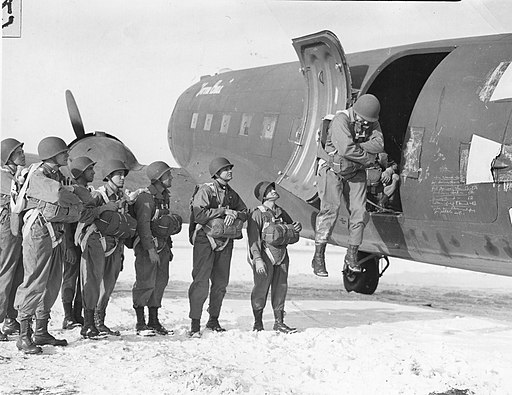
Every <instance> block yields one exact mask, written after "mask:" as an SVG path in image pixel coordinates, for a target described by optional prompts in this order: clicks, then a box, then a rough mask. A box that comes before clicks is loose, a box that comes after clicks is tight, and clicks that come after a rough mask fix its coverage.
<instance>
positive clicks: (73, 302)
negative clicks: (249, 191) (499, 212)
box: [0, 136, 301, 354]
mask: <svg viewBox="0 0 512 395" xmlns="http://www.w3.org/2000/svg"><path fill="white" fill-rule="evenodd" d="M68 152H69V150H68V146H67V145H66V143H65V142H64V141H63V140H62V139H60V138H59V137H54V136H51V137H46V138H44V139H43V140H41V141H40V143H39V145H38V154H39V159H40V162H38V163H34V164H32V165H31V166H29V167H28V168H25V155H24V151H23V143H22V142H20V141H17V140H16V139H13V138H8V139H5V140H2V142H1V160H2V169H1V177H2V180H1V200H0V204H1V217H0V220H1V221H0V225H1V227H0V232H1V233H0V237H1V244H0V246H1V247H0V323H1V322H2V321H4V325H3V327H2V328H1V331H0V341H3V340H8V337H7V336H8V335H12V334H15V333H19V336H18V339H17V342H16V346H17V348H18V349H19V350H21V351H23V352H24V353H26V354H39V353H41V352H42V348H41V346H43V345H52V346H66V345H67V341H66V340H65V339H58V338H55V337H54V336H53V335H51V334H50V333H49V332H48V321H49V319H50V312H51V308H52V306H53V305H54V303H55V301H56V299H57V297H58V294H59V291H60V294H61V298H62V303H63V308H64V320H63V324H62V328H63V329H71V328H74V327H76V326H78V325H81V326H82V327H81V330H80V333H81V335H82V336H83V337H84V338H97V337H100V336H106V335H112V336H119V335H120V333H119V332H118V331H114V330H111V329H110V328H109V327H108V326H107V325H106V324H105V316H106V309H107V306H108V302H109V299H110V296H111V294H112V292H113V290H114V287H115V284H116V281H117V279H118V276H119V273H120V271H121V270H122V265H123V260H124V247H125V245H126V246H128V247H129V248H132V249H133V250H134V254H135V273H136V281H135V283H134V285H133V288H132V298H133V308H134V310H135V315H136V319H137V322H136V326H135V329H136V333H137V334H138V335H141V336H154V335H155V334H161V335H167V334H172V333H173V332H172V330H168V329H166V328H165V327H164V326H163V325H162V324H161V323H160V321H159V318H158V309H159V308H160V307H161V302H162V297H163V293H164V290H165V287H166V286H167V283H168V280H169V263H170V261H171V260H172V258H173V255H172V252H171V247H172V238H171V235H172V234H176V233H178V232H179V231H180V230H181V225H182V224H181V222H182V221H181V217H179V216H177V215H176V214H172V213H171V211H170V210H171V207H170V194H169V188H170V187H171V184H172V174H171V168H170V167H169V166H168V165H167V164H166V163H165V162H161V161H157V162H153V163H152V164H150V165H149V166H148V167H147V168H146V174H147V176H148V178H149V179H150V181H151V184H150V185H149V186H147V187H146V188H140V189H138V190H136V191H134V192H131V193H129V192H128V191H124V180H125V177H126V176H127V174H128V172H129V169H128V168H127V167H126V166H125V164H124V163H123V162H122V161H119V160H107V161H105V162H104V163H103V164H102V169H103V174H102V180H103V181H104V185H102V186H101V187H99V188H97V189H94V188H93V187H92V186H91V185H89V184H90V183H91V182H92V181H93V179H94V175H95V172H94V166H95V164H96V162H94V161H93V160H91V159H90V158H88V157H85V156H82V157H78V158H74V159H73V160H69V153H68ZM64 166H68V169H69V173H70V175H71V176H70V178H66V177H65V176H64V175H63V173H62V172H61V168H62V167H64ZM232 168H233V165H232V164H231V163H230V162H229V161H228V160H227V159H226V158H216V159H214V160H213V161H212V162H211V163H210V166H209V170H210V174H211V176H212V182H209V183H205V184H202V185H200V186H198V187H197V189H196V191H195V193H194V195H193V198H192V202H191V218H192V222H191V227H190V231H191V232H190V239H191V242H192V243H193V270H192V278H193V281H192V283H191V285H190V288H189V292H188V294H189V301H190V314H189V317H190V319H191V330H190V332H189V335H190V336H191V337H198V336H200V334H201V332H200V328H201V325H200V319H201V314H202V310H203V305H204V303H205V301H206V298H208V297H209V307H208V313H209V320H208V322H207V324H206V328H208V329H210V330H212V331H216V332H222V331H224V328H222V327H221V325H220V324H219V315H220V311H221V306H222V301H223V298H224V295H225V293H226V287H227V285H228V282H229V273H230V265H231V255H232V249H233V239H234V238H241V229H242V225H243V223H244V222H245V221H247V220H249V222H248V238H249V246H250V247H249V248H250V256H251V259H250V263H251V266H252V268H253V272H254V281H255V285H254V289H253V292H252V295H251V302H252V307H253V311H254V317H255V324H254V330H263V323H262V314H263V308H264V307H265V303H266V298H267V295H268V293H269V289H270V288H271V289H272V298H271V299H272V307H273V309H274V315H275V319H276V321H275V325H274V329H275V330H277V331H280V332H285V333H290V332H294V331H295V328H290V327H288V326H287V325H286V324H284V322H283V317H284V301H285V298H286V292H287V276H288V262H289V259H288V254H287V251H286V245H287V244H288V242H289V240H290V238H288V239H287V238H286V237H285V238H284V239H283V238H282V236H281V239H280V242H279V243H280V244H279V243H278V244H276V245H275V246H274V245H272V240H273V238H272V237H273V236H272V235H271V236H268V234H270V233H269V232H268V229H274V228H276V227H279V226H281V227H282V228H283V229H284V230H285V232H289V233H290V234H291V237H292V238H296V240H298V233H299V232H300V230H301V225H300V224H298V223H296V222H293V221H292V220H291V218H290V217H289V215H288V214H287V213H286V212H285V211H284V210H282V209H281V208H280V207H279V206H277V204H276V203H275V201H276V200H277V199H278V198H279V195H278V194H277V192H276V190H275V189H276V188H275V184H273V183H264V184H261V183H260V184H258V186H257V187H256V189H255V196H256V197H257V198H258V199H259V200H260V201H261V202H262V205H261V206H259V207H258V208H256V209H254V210H252V211H250V212H249V210H248V209H247V207H246V205H245V204H244V202H243V201H242V199H241V198H240V196H239V195H238V194H237V193H236V192H235V191H234V190H233V189H232V188H231V187H230V186H229V182H230V181H231V179H232V176H233V175H232ZM215 221H217V222H219V221H220V224H222V228H223V231H226V232H228V233H226V234H224V233H222V232H221V234H220V235H219V234H217V235H213V236H212V234H213V233H212V229H213V228H215V226H217V225H215V226H213V225H212V223H213V222H215ZM269 225H271V226H269ZM286 226H288V228H286ZM233 229H235V233H236V235H235V234H234V233H229V232H231V231H232V230H233ZM265 229H266V230H265ZM265 232H267V233H265ZM263 236H265V237H266V238H265V237H263ZM269 237H270V239H269ZM296 240H295V241H296ZM145 307H147V308H148V320H147V321H146V315H145ZM82 312H83V316H82ZM34 318H35V329H33V328H32V320H33V319H34Z"/></svg>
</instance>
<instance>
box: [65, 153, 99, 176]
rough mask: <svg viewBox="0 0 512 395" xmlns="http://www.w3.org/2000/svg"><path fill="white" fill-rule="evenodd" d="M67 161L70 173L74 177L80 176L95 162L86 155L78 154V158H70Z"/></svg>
mask: <svg viewBox="0 0 512 395" xmlns="http://www.w3.org/2000/svg"><path fill="white" fill-rule="evenodd" d="M69 162H70V163H69V171H70V172H71V175H72V176H73V178H74V179H77V178H78V177H80V176H81V175H82V174H83V172H84V171H86V170H87V169H88V168H89V167H91V166H94V165H95V164H96V162H94V161H93V160H92V159H91V158H88V157H87V156H79V157H78V158H75V159H73V160H70V161H69Z"/></svg>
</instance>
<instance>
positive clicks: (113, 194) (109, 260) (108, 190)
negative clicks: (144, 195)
mask: <svg viewBox="0 0 512 395" xmlns="http://www.w3.org/2000/svg"><path fill="white" fill-rule="evenodd" d="M128 171H129V170H128V168H127V167H126V165H125V164H124V163H123V162H122V161H120V160H118V159H111V160H108V161H106V162H105V164H104V167H103V174H102V176H103V181H106V183H105V184H104V185H102V186H101V187H99V188H98V189H97V190H96V191H95V192H94V193H93V196H96V198H97V199H99V201H100V202H101V204H107V203H110V202H114V203H115V204H117V206H118V209H117V211H118V212H120V213H122V214H128V200H129V199H128V197H127V196H126V195H125V194H124V191H123V187H124V180H125V178H126V176H127V175H128ZM105 241H106V250H105V265H104V270H103V276H102V277H101V280H102V281H101V283H100V285H101V287H100V293H99V297H98V302H97V305H96V306H95V312H94V324H95V326H96V329H98V331H99V332H100V334H107V335H114V336H119V335H120V332H119V331H112V330H111V329H110V328H109V327H108V326H106V325H105V314H106V309H107V305H108V302H109V300H110V295H112V292H113V291H114V287H115V285H116V282H117V278H118V277H119V273H120V272H121V269H122V266H123V260H124V240H122V239H120V238H117V237H114V236H109V235H105Z"/></svg>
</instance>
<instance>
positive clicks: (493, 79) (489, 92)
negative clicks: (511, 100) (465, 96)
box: [478, 61, 512, 103]
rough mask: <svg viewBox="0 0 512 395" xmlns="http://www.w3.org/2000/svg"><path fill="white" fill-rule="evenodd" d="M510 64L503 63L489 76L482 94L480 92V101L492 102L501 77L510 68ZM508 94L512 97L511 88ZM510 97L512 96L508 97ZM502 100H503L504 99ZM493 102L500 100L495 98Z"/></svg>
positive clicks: (481, 91) (481, 90)
mask: <svg viewBox="0 0 512 395" xmlns="http://www.w3.org/2000/svg"><path fill="white" fill-rule="evenodd" d="M509 64H510V61H508V62H501V63H500V64H499V65H498V66H497V67H496V68H495V69H494V70H493V71H492V72H491V73H490V74H488V77H487V78H486V80H485V83H484V86H483V87H482V88H481V89H480V92H478V97H479V98H480V100H481V101H482V102H484V103H486V102H488V101H490V100H491V97H492V96H493V93H494V91H495V89H496V87H497V86H498V84H499V82H500V80H501V77H502V76H503V74H504V73H505V71H506V70H507V68H508V66H509ZM500 85H501V84H500ZM501 90H502V89H501ZM508 92H509V94H510V95H512V90H511V89H510V88H509V89H508ZM508 97H510V96H508ZM500 98H501V99H503V98H504V97H501V95H500ZM493 100H498V99H496V98H493Z"/></svg>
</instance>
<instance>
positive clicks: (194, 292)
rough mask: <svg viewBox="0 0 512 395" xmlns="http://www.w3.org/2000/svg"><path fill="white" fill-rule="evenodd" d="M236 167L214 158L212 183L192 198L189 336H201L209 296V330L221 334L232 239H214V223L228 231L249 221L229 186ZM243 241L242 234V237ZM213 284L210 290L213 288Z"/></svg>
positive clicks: (239, 200)
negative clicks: (202, 320)
mask: <svg viewBox="0 0 512 395" xmlns="http://www.w3.org/2000/svg"><path fill="white" fill-rule="evenodd" d="M232 169H233V165H232V164H231V163H230V162H229V161H228V160H227V159H226V158H215V159H213V160H212V161H211V163H210V166H209V170H210V175H211V177H212V178H213V182H209V183H205V184H202V185H200V186H199V188H198V189H197V190H196V192H195V193H194V195H193V197H192V204H191V205H192V207H191V210H192V212H191V219H190V236H191V237H190V240H191V242H192V244H193V245H194V250H193V269H192V278H193V281H192V284H190V288H189V290H188V297H189V302H190V313H189V317H190V318H191V320H192V322H191V330H190V333H189V335H190V336H193V337H196V336H200V329H201V322H200V320H201V314H202V312H203V305H204V302H205V301H206V298H207V297H208V293H209V294H210V304H209V307H208V313H209V314H210V318H209V320H208V322H207V324H206V328H208V329H210V330H212V331H215V332H222V331H224V330H225V329H224V328H222V327H221V326H220V324H219V314H220V310H221V307H222V301H223V299H224V295H225V294H226V288H227V286H228V283H229V271H230V268H231V254H232V252H233V238H232V237H226V236H225V235H224V236H222V235H213V232H211V231H212V230H214V227H212V226H211V225H212V221H218V220H220V222H221V224H222V223H223V224H224V225H226V226H227V227H230V226H231V225H235V223H236V225H240V232H241V227H242V225H243V222H245V221H246V220H247V207H246V205H245V203H244V202H243V200H242V199H241V198H240V196H239V195H238V194H237V193H236V192H235V191H234V190H233V189H232V188H231V187H230V186H229V185H228V184H229V182H230V181H231V179H232V178H233V172H232ZM239 237H241V233H240V236H239ZM210 282H211V286H210Z"/></svg>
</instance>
